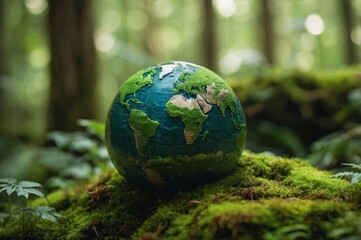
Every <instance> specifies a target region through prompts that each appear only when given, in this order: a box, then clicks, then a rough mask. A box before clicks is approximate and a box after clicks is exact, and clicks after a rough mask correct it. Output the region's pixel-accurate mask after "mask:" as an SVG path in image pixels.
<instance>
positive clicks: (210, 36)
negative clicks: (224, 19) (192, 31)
mask: <svg viewBox="0 0 361 240" xmlns="http://www.w3.org/2000/svg"><path fill="white" fill-rule="evenodd" d="M203 9H204V11H203V14H204V19H203V34H202V37H201V49H202V51H203V53H202V55H203V64H204V66H205V67H208V68H209V69H212V70H215V71H216V68H217V64H216V48H217V39H216V31H215V17H214V9H213V4H212V1H210V0H203Z"/></svg>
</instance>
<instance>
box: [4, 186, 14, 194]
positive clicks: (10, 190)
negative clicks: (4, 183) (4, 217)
mask: <svg viewBox="0 0 361 240" xmlns="http://www.w3.org/2000/svg"><path fill="white" fill-rule="evenodd" d="M15 190H16V188H15V187H14V186H9V187H7V188H6V193H7V194H8V195H9V196H10V195H11V194H12V193H13V192H15Z"/></svg>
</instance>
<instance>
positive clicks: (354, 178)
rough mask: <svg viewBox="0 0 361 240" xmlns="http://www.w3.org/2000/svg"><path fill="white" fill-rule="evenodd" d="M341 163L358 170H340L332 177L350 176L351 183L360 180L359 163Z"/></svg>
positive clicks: (360, 165)
mask: <svg viewBox="0 0 361 240" xmlns="http://www.w3.org/2000/svg"><path fill="white" fill-rule="evenodd" d="M342 165H346V166H350V167H352V168H354V169H356V170H358V171H359V172H340V173H336V174H334V175H332V176H331V177H333V178H344V177H348V178H351V183H358V182H361V164H353V163H343V164H342Z"/></svg>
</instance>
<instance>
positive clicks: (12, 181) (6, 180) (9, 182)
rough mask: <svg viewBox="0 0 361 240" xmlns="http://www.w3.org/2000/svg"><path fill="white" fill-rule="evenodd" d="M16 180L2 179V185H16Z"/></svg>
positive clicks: (0, 180) (0, 181) (0, 179)
mask: <svg viewBox="0 0 361 240" xmlns="http://www.w3.org/2000/svg"><path fill="white" fill-rule="evenodd" d="M16 182H17V181H16V179H15V178H0V183H8V184H16Z"/></svg>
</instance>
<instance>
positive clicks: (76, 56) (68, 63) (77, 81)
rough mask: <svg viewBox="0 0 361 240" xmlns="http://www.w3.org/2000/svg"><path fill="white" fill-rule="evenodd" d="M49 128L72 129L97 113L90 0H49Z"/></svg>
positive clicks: (94, 55)
mask: <svg viewBox="0 0 361 240" xmlns="http://www.w3.org/2000/svg"><path fill="white" fill-rule="evenodd" d="M49 35H50V52H51V64H50V65H51V89H50V98H49V104H50V107H49V130H62V131H73V130H74V129H76V121H77V120H78V119H80V118H94V117H95V115H96V104H95V90H96V54H95V48H94V42H93V21H92V1H91V0H61V1H59V0H49Z"/></svg>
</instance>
